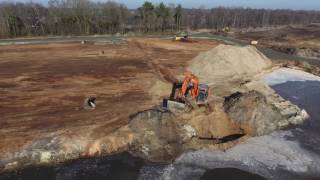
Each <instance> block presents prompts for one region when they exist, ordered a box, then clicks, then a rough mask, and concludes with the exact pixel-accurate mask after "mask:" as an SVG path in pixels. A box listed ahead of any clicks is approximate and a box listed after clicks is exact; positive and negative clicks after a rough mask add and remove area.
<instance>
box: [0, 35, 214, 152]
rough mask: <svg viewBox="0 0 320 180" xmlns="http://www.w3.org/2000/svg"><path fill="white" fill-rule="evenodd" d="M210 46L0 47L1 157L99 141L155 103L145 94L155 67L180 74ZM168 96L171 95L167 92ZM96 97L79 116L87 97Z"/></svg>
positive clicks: (150, 42) (151, 42)
mask: <svg viewBox="0 0 320 180" xmlns="http://www.w3.org/2000/svg"><path fill="white" fill-rule="evenodd" d="M217 45H218V42H216V41H212V40H194V41H193V42H188V43H182V42H173V41H171V40H163V39H147V38H138V39H134V38H132V39H127V40H125V41H123V42H122V43H113V44H100V45H98V44H93V43H85V44H81V43H61V44H56V43H55V44H35V45H7V46H1V48H0V77H1V78H0V94H1V96H0V114H1V118H0V119H1V120H0V139H1V141H0V154H1V155H2V156H4V155H5V154H6V153H8V152H17V151H20V150H21V149H22V148H23V147H25V146H27V145H28V144H30V143H31V142H32V141H33V140H35V139H37V138H40V137H46V136H50V135H52V134H59V133H63V134H67V135H68V136H70V137H73V136H74V137H77V136H80V135H83V134H86V133H90V136H91V137H92V138H93V139H94V138H95V137H97V138H98V137H101V136H104V135H107V134H109V133H111V132H113V131H115V130H116V129H118V128H120V127H122V126H124V125H126V124H128V120H129V116H130V115H131V114H134V113H136V112H137V111H139V110H144V109H147V108H150V107H152V106H154V105H156V104H157V103H159V102H158V101H155V100H154V99H153V98H152V97H151V96H150V93H149V91H150V87H152V86H153V83H154V79H155V78H156V77H157V76H161V75H160V74H158V70H157V68H156V67H157V66H161V67H165V69H166V70H168V71H170V72H172V73H173V74H179V73H180V74H181V73H182V72H183V70H184V67H185V66H186V64H187V62H189V61H190V60H192V59H193V58H194V57H195V56H196V55H198V53H199V52H203V51H207V50H209V49H211V48H213V47H215V46H217ZM167 91H168V92H167V93H168V95H169V94H170V91H171V89H167ZM90 96H93V97H96V98H97V108H96V109H95V110H85V109H83V107H82V105H83V102H84V100H85V98H87V97H90Z"/></svg>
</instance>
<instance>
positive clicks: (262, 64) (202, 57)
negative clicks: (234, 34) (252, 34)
mask: <svg viewBox="0 0 320 180" xmlns="http://www.w3.org/2000/svg"><path fill="white" fill-rule="evenodd" d="M270 66H271V61H270V60H269V59H268V58H267V57H266V56H264V55H263V54H262V53H261V52H259V51H258V50H257V49H256V48H255V47H253V46H245V47H238V46H231V45H219V46H217V47H215V48H213V49H211V50H209V51H207V52H204V53H201V54H199V55H198V56H197V57H195V58H194V59H193V60H192V61H191V62H190V64H189V67H188V70H190V71H191V72H193V73H194V74H195V75H197V76H198V77H199V79H200V81H201V82H203V83H214V82H215V81H216V80H226V79H229V78H242V77H245V76H252V75H254V74H257V73H259V72H261V71H262V70H263V69H266V68H268V67H270Z"/></svg>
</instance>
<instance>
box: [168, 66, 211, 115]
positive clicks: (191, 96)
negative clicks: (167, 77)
mask: <svg viewBox="0 0 320 180" xmlns="http://www.w3.org/2000/svg"><path fill="white" fill-rule="evenodd" d="M184 76H185V77H184V80H183V81H182V82H175V83H173V87H172V91H171V95H170V98H169V99H164V101H163V107H166V108H170V106H171V107H173V106H174V107H186V109H188V111H190V110H191V109H196V108H198V107H199V106H202V105H205V106H206V105H207V98H208V95H209V86H207V85H205V84H200V83H199V79H198V78H197V77H196V76H195V75H194V74H192V73H191V72H189V71H187V72H185V73H184Z"/></svg>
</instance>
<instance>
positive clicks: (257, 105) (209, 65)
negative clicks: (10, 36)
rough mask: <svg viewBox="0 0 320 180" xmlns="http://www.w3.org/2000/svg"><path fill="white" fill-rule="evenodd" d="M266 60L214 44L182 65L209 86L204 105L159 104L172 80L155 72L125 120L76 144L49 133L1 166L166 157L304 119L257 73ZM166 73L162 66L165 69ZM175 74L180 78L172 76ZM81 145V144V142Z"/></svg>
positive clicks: (251, 51)
mask: <svg viewBox="0 0 320 180" xmlns="http://www.w3.org/2000/svg"><path fill="white" fill-rule="evenodd" d="M273 68H275V67H273V65H272V63H271V61H270V60H269V59H268V58H267V57H265V56H264V55H263V54H262V53H260V52H259V51H258V50H257V49H256V48H255V47H253V46H246V47H237V46H230V45H219V46H217V47H215V48H213V49H211V50H209V51H208V52H204V53H200V54H199V55H198V56H197V57H195V58H194V59H193V60H192V61H191V62H190V63H189V65H188V67H187V69H188V70H190V71H192V72H193V73H194V74H195V75H196V76H198V77H199V80H200V82H201V83H206V84H208V85H209V86H210V95H209V98H208V99H209V105H210V107H211V108H209V109H208V108H205V107H200V108H199V109H196V110H193V111H191V112H189V113H186V112H171V111H168V110H165V109H163V108H161V107H160V104H161V101H162V98H165V97H168V96H169V94H170V90H171V82H168V81H166V78H163V77H165V76H168V74H163V76H158V77H157V78H155V79H156V80H155V81H154V83H153V84H154V85H153V87H151V89H150V97H152V98H153V99H154V100H155V102H158V104H155V105H154V108H151V109H146V110H144V111H141V112H137V113H136V114H132V115H131V116H130V117H127V118H128V119H129V124H128V125H126V126H123V127H121V128H119V129H118V130H116V131H114V132H112V133H110V134H109V135H107V136H105V137H101V138H99V139H93V140H92V142H91V143H89V145H84V146H83V148H78V146H77V148H75V146H73V144H77V143H78V144H81V139H78V140H77V141H79V142H72V141H70V137H65V138H61V137H60V138H54V137H53V138H49V139H44V140H43V141H39V142H37V143H34V144H33V145H31V146H29V149H26V150H24V151H23V152H17V153H15V154H14V155H8V156H7V157H6V158H5V159H1V162H0V168H1V170H2V171H6V170H11V169H15V168H17V167H24V166H29V165H42V164H54V163H57V162H62V161H66V160H68V159H74V158H79V157H84V156H106V155H111V154H114V153H119V152H123V151H128V152H130V153H131V154H133V155H134V156H139V157H141V158H144V159H147V160H150V161H171V160H173V159H175V158H176V157H178V156H179V155H181V154H182V153H183V152H186V151H190V150H200V149H206V150H209V151H210V150H225V149H229V148H232V147H234V146H236V145H237V144H239V143H242V142H244V141H246V140H247V139H248V138H250V137H253V136H261V135H266V134H270V133H272V132H273V131H274V130H278V129H283V128H286V127H289V126H292V125H297V124H301V123H303V122H304V121H305V120H306V119H307V118H308V114H307V113H306V112H305V111H304V110H301V109H299V108H298V107H297V106H295V105H293V104H292V103H290V102H289V101H286V100H284V99H283V98H281V97H280V96H279V95H277V94H276V93H275V92H274V91H273V90H272V89H271V88H270V87H269V86H267V85H266V84H265V83H264V82H262V81H261V80H259V78H258V77H259V76H260V75H261V74H264V73H265V72H270V71H272V70H273ZM166 73H167V72H166ZM176 78H178V79H179V78H181V77H179V76H177V77H176ZM80 147H81V146H80Z"/></svg>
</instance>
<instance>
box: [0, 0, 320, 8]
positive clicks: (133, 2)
mask: <svg viewBox="0 0 320 180" xmlns="http://www.w3.org/2000/svg"><path fill="white" fill-rule="evenodd" d="M3 1H10V2H12V1H15V2H29V1H30V0H0V2H3ZM32 1H33V2H41V3H43V4H45V5H46V4H47V2H48V0H32ZM94 1H107V0H94ZM114 1H116V2H121V3H124V4H126V5H127V7H129V8H137V7H138V6H140V5H141V4H142V3H143V2H144V0H127V1H125V0H114ZM149 1H152V2H154V3H159V2H161V1H162V2H164V3H166V4H169V3H175V4H181V5H182V6H183V7H187V8H192V7H195V8H198V7H200V6H201V5H203V6H204V7H206V8H212V7H217V6H228V7H234V6H237V7H238V6H241V7H251V8H268V9H307V10H320V0H149Z"/></svg>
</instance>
